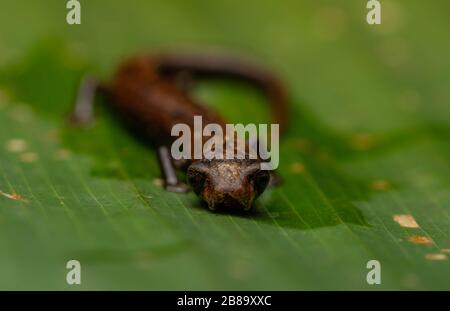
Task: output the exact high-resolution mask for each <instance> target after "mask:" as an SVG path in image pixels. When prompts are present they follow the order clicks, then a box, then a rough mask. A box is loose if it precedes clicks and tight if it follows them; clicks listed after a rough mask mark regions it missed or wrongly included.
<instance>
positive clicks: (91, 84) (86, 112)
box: [70, 76, 100, 125]
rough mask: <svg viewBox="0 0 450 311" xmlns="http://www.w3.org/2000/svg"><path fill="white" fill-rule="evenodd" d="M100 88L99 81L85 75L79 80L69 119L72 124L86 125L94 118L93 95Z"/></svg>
mask: <svg viewBox="0 0 450 311" xmlns="http://www.w3.org/2000/svg"><path fill="white" fill-rule="evenodd" d="M99 89H100V84H99V82H98V81H97V80H96V79H94V78H92V77H90V76H85V77H83V79H82V80H81V82H80V87H79V89H78V94H77V99H76V102H75V106H74V108H73V111H72V113H71V115H70V121H71V122H72V123H74V124H77V125H78V124H79V125H87V124H89V123H91V122H92V120H93V119H94V101H95V95H96V94H97V92H98V91H99Z"/></svg>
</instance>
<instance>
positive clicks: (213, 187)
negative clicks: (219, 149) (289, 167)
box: [187, 160, 270, 211]
mask: <svg viewBox="0 0 450 311" xmlns="http://www.w3.org/2000/svg"><path fill="white" fill-rule="evenodd" d="M187 180H188V183H189V184H190V186H191V187H192V189H193V190H194V192H195V193H196V194H197V195H198V196H199V197H200V198H201V199H203V200H204V201H205V202H206V203H207V204H208V207H209V208H210V209H211V210H244V211H246V210H249V209H251V207H252V204H253V202H254V200H255V199H256V198H257V197H258V196H259V195H260V194H261V193H263V192H264V190H265V189H266V187H267V185H268V183H269V180H270V174H269V172H268V171H264V170H260V164H259V162H257V161H252V160H202V161H197V162H194V163H192V164H191V165H190V166H189V168H188V171H187Z"/></svg>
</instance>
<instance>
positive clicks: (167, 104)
mask: <svg viewBox="0 0 450 311" xmlns="http://www.w3.org/2000/svg"><path fill="white" fill-rule="evenodd" d="M214 78H227V79H235V80H241V81H244V82H247V83H249V84H251V85H253V86H255V87H256V88H258V89H260V90H261V91H262V92H263V93H264V94H265V96H267V98H268V101H269V103H270V107H271V111H272V115H273V122H274V123H277V124H279V126H280V131H281V132H283V130H284V129H285V128H286V124H287V112H286V111H287V100H286V97H287V96H286V90H285V88H284V86H283V85H282V83H281V82H280V80H279V79H278V78H277V77H276V76H275V75H274V74H273V73H271V72H270V71H268V70H267V69H265V68H263V66H260V65H256V64H253V63H252V62H249V61H248V60H246V61H244V60H243V59H241V58H237V57H230V56H226V55H210V54H206V55H201V54H183V53H159V54H158V53H155V54H150V53H141V54H138V55H135V56H133V57H131V58H129V59H127V60H125V61H124V62H123V63H122V64H121V65H120V66H119V68H118V70H117V71H116V73H115V74H114V76H113V78H112V79H111V81H110V82H108V83H105V84H102V83H99V82H98V81H97V80H96V79H94V78H92V77H84V78H83V79H82V82H81V84H80V88H79V91H78V98H77V100H76V103H75V106H74V110H73V113H72V117H71V119H72V121H73V122H75V123H78V124H86V123H89V122H90V121H91V120H92V118H93V105H94V98H95V95H96V94H97V93H100V94H103V95H104V96H105V97H106V98H107V100H106V102H107V103H108V104H109V105H110V106H111V107H112V108H113V109H114V110H115V111H116V112H118V114H119V115H120V117H121V119H122V120H124V122H125V123H126V124H127V125H128V126H130V127H131V128H133V129H134V130H135V131H136V132H137V133H139V135H140V136H141V137H143V138H144V139H145V140H146V141H147V142H149V143H151V144H152V145H153V146H154V148H155V149H156V150H157V155H158V160H159V166H160V169H161V173H162V176H163V179H164V187H165V189H166V190H168V191H174V192H187V191H189V190H190V189H192V190H193V191H194V192H195V193H196V194H197V196H199V197H200V198H201V199H202V200H203V201H205V202H206V203H207V205H208V207H209V208H210V209H211V210H223V209H234V210H249V209H251V207H252V205H253V203H254V201H255V199H256V198H257V197H258V196H259V195H260V194H261V193H262V192H264V190H265V189H266V187H267V185H268V184H269V183H271V184H273V183H275V182H276V180H277V177H275V176H276V175H275V174H273V172H269V171H267V170H261V169H260V165H259V164H260V163H261V161H262V160H261V159H260V158H257V159H250V158H249V157H248V156H246V157H245V158H244V159H205V158H201V159H193V160H181V161H180V160H174V159H173V158H172V156H171V153H170V145H171V143H172V142H173V141H174V139H175V138H176V137H173V136H172V135H171V131H172V127H173V126H174V125H175V124H179V123H184V124H187V125H188V126H189V127H190V128H191V129H192V130H193V129H194V123H193V122H194V116H202V118H203V125H204V126H206V125H207V124H211V123H215V124H219V125H220V126H221V127H225V124H226V121H225V120H224V119H223V118H222V117H221V116H220V115H219V114H218V113H217V112H216V111H214V110H213V109H211V108H209V107H207V106H205V105H202V104H201V103H200V102H199V101H198V100H196V99H194V98H193V97H192V96H191V92H190V90H191V85H192V82H195V81H196V80H199V79H214ZM225 143H226V142H225ZM177 169H181V170H184V171H185V172H186V180H187V184H186V183H184V182H182V181H180V180H179V178H178V177H177V174H176V170H177Z"/></svg>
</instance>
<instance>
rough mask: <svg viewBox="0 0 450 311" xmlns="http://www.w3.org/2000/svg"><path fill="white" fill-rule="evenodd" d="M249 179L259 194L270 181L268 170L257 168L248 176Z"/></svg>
mask: <svg viewBox="0 0 450 311" xmlns="http://www.w3.org/2000/svg"><path fill="white" fill-rule="evenodd" d="M248 178H249V180H250V181H251V182H252V183H253V186H254V187H255V190H256V191H257V192H258V194H261V193H263V192H264V190H265V189H266V187H267V185H268V184H269V181H270V174H269V172H268V171H265V170H264V171H263V170H257V171H255V172H253V173H252V174H250V175H249V176H248Z"/></svg>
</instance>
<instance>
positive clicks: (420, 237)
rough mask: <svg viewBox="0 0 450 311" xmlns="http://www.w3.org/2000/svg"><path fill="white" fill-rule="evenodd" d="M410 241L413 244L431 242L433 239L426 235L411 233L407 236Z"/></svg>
mask: <svg viewBox="0 0 450 311" xmlns="http://www.w3.org/2000/svg"><path fill="white" fill-rule="evenodd" d="M408 240H409V241H410V242H411V243H414V244H431V243H433V240H432V239H431V238H429V237H427V236H423V235H412V236H410V237H409V238H408Z"/></svg>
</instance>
